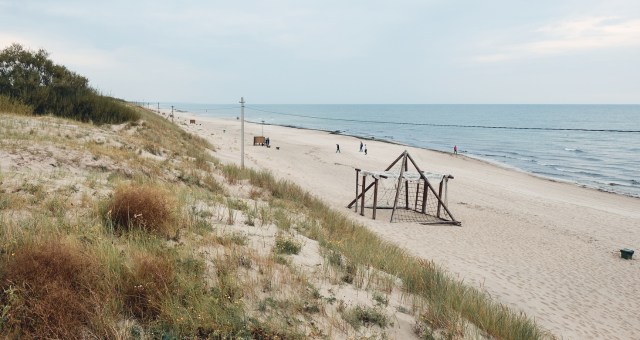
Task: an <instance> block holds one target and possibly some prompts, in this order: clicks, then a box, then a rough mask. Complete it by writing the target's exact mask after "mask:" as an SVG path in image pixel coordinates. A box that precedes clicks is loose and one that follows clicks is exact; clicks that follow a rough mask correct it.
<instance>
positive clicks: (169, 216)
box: [107, 185, 178, 237]
mask: <svg viewBox="0 0 640 340" xmlns="http://www.w3.org/2000/svg"><path fill="white" fill-rule="evenodd" d="M107 209H108V211H107V217H108V218H109V219H110V220H111V221H112V222H113V225H114V227H116V229H117V230H123V231H128V230H131V229H132V228H141V229H143V230H145V231H148V232H152V233H156V234H159V235H163V236H166V237H173V236H175V234H176V232H177V225H176V222H177V216H176V214H177V211H178V209H177V206H176V201H175V199H174V198H173V197H172V196H171V195H170V194H169V193H168V192H167V191H165V190H163V189H160V188H158V187H154V186H150V185H131V186H121V187H119V188H117V189H116V191H115V193H114V195H113V198H112V200H111V202H110V203H109V205H108V207H107Z"/></svg>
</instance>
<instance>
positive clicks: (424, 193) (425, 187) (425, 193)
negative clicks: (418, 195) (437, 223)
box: [422, 183, 429, 214]
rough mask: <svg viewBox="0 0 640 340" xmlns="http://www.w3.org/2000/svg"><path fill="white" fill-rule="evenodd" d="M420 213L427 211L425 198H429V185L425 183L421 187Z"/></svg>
mask: <svg viewBox="0 0 640 340" xmlns="http://www.w3.org/2000/svg"><path fill="white" fill-rule="evenodd" d="M422 190H423V191H422V213H423V214H426V213H427V199H428V198H429V187H428V186H427V184H426V183H425V184H424V189H422Z"/></svg>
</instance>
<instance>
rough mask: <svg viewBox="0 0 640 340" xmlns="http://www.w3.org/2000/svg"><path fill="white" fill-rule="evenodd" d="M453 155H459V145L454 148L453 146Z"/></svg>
mask: <svg viewBox="0 0 640 340" xmlns="http://www.w3.org/2000/svg"><path fill="white" fill-rule="evenodd" d="M453 154H454V155H457V154H458V146H457V145H454V146H453Z"/></svg>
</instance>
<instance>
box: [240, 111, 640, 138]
mask: <svg viewBox="0 0 640 340" xmlns="http://www.w3.org/2000/svg"><path fill="white" fill-rule="evenodd" d="M245 108H247V109H250V110H255V111H261V112H266V113H273V114H277V115H284V116H293V117H302V118H312V119H320V120H331V121H340V122H353V123H371V124H394V125H418V126H434V127H458V128H476V129H501V130H538V131H582V132H622V133H640V130H617V129H584V128H545V127H518V126H489V125H461V124H435V123H416V122H394V121H382V120H360V119H349V118H328V117H318V116H311V115H302V114H295V113H285V112H277V111H270V110H263V109H259V108H255V107H249V106H245Z"/></svg>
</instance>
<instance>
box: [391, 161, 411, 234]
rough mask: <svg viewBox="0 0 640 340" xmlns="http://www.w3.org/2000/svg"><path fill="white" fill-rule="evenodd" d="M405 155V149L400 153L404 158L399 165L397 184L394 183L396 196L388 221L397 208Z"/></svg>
mask: <svg viewBox="0 0 640 340" xmlns="http://www.w3.org/2000/svg"><path fill="white" fill-rule="evenodd" d="M407 155H408V153H407V151H406V150H405V151H404V153H402V156H403V157H404V158H403V159H402V166H400V176H399V177H398V185H396V198H395V199H394V200H393V210H391V219H390V220H389V222H393V216H394V215H395V213H396V209H398V197H400V185H402V175H403V174H404V167H405V165H406V163H407ZM396 162H397V160H396Z"/></svg>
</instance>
